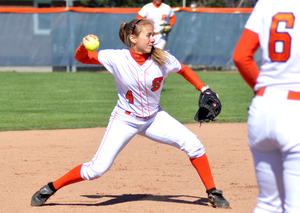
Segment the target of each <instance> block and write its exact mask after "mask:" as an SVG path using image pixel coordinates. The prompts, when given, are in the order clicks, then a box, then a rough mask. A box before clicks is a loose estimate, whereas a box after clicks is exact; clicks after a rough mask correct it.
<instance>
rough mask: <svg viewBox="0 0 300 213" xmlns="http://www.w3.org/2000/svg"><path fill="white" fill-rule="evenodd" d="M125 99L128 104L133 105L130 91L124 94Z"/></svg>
mask: <svg viewBox="0 0 300 213" xmlns="http://www.w3.org/2000/svg"><path fill="white" fill-rule="evenodd" d="M126 98H127V99H128V102H129V103H130V104H133V96H132V92H131V90H128V91H127V93H126Z"/></svg>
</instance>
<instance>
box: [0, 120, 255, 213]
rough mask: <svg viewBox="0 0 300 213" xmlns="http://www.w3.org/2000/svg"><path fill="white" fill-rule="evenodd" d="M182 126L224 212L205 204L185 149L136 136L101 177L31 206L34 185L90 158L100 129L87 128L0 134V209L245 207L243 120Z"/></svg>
mask: <svg viewBox="0 0 300 213" xmlns="http://www.w3.org/2000/svg"><path fill="white" fill-rule="evenodd" d="M186 126H187V127H188V128H189V129H190V130H191V131H193V132H194V133H195V134H197V135H198V136H199V138H200V140H201V141H202V143H203V144H204V146H205V148H206V153H207V156H208V159H209V161H210V165H211V169H212V173H213V176H214V180H215V183H216V186H217V188H219V189H222V190H223V191H224V196H225V197H226V199H227V200H228V201H229V202H230V205H231V208H230V209H216V208H213V207H211V206H210V205H209V204H208V200H207V196H206V193H205V188H204V186H203V184H202V182H201V180H200V178H199V176H198V174H197V172H196V170H195V169H194V168H193V166H192V165H191V163H190V161H189V159H188V157H187V156H186V154H185V153H184V152H182V151H180V150H178V149H176V148H174V147H170V146H167V145H163V144H159V143H155V142H153V141H151V140H148V139H146V138H144V137H141V136H136V137H134V138H133V140H132V141H131V142H130V143H129V144H128V145H127V146H126V147H125V149H124V150H123V151H122V152H121V153H120V154H119V155H118V157H117V158H116V160H115V162H114V164H113V165H112V167H111V168H110V170H109V171H108V172H107V173H105V174H104V175H103V176H102V177H101V178H99V179H97V180H94V181H83V182H80V183H77V184H73V185H69V186H66V187H64V188H62V189H61V190H59V191H58V192H57V193H56V194H55V195H54V196H52V197H51V198H50V199H49V200H48V202H47V203H46V205H45V206H42V207H31V206H30V199H31V196H32V195H33V193H34V192H35V191H36V190H38V189H39V188H40V187H42V186H43V185H45V184H46V183H48V182H50V181H53V180H55V179H57V178H58V177H60V176H61V175H63V174H65V173H66V172H68V171H69V170H70V169H72V168H73V167H75V166H77V165H79V164H81V163H83V162H86V161H89V160H90V159H91V158H92V157H93V155H94V154H95V152H96V150H97V148H98V146H99V143H100V141H101V139H102V136H103V134H104V131H105V128H90V129H74V130H47V131H9V132H0V141H1V143H0V149H1V158H0V165H1V179H0V186H1V191H0V212H3V213H7V212H10V213H14V212H18V213H19V212H26V213H27V212H42V213H50V212H54V213H58V212H72V213H76V212H80V213H82V212H105V213H119V212H121V213H124V212H126V213H142V212H143V213H170V212H172V213H194V212H204V213H210V212H214V213H219V212H224V213H226V212H228V213H229V212H230V213H247V212H249V213H250V212H252V211H253V209H254V207H255V204H256V196H257V194H258V188H257V184H256V180H255V174H254V167H253V163H252V156H251V153H250V150H249V147H248V143H247V125H246V123H229V124H219V123H205V124H202V126H201V127H199V124H187V125H186Z"/></svg>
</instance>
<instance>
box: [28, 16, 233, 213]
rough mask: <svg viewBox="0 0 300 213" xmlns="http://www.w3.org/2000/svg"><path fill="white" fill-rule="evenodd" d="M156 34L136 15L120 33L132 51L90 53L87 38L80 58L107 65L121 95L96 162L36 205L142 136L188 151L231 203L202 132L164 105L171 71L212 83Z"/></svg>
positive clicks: (214, 197)
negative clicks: (218, 181)
mask: <svg viewBox="0 0 300 213" xmlns="http://www.w3.org/2000/svg"><path fill="white" fill-rule="evenodd" d="M153 34H154V32H153V25H152V24H151V22H149V21H146V20H141V19H140V20H138V19H134V20H132V21H131V22H130V23H126V24H125V23H122V24H121V25H120V31H119V37H120V39H121V41H122V42H123V43H124V44H125V45H126V46H128V47H129V48H127V49H118V50H112V49H106V50H100V51H99V52H89V51H87V50H86V48H85V47H84V43H85V41H86V40H88V39H89V36H86V37H84V38H83V42H82V43H81V45H80V46H79V47H78V48H77V50H76V53H75V58H76V60H78V61H79V62H81V63H88V64H100V65H104V66H105V68H106V69H107V70H108V72H110V73H111V74H112V75H113V76H114V78H115V82H116V86H117V91H118V97H119V99H118V101H117V104H116V106H115V108H114V109H113V111H112V113H111V117H110V119H109V123H108V126H107V129H106V132H105V134H104V137H103V139H102V142H101V144H100V146H99V148H98V151H97V152H96V154H95V155H94V157H93V158H92V160H91V161H90V162H86V163H83V164H82V165H79V166H77V167H75V168H74V169H72V170H71V171H70V172H68V173H67V174H65V175H64V176H62V177H61V178H59V179H57V180H56V181H54V182H51V183H49V184H47V185H45V186H43V187H42V188H41V189H40V190H39V191H37V192H36V193H35V194H34V195H33V196H32V199H31V204H32V205H33V206H40V205H43V204H44V203H45V202H46V200H47V199H48V198H49V197H50V196H51V195H53V194H54V193H55V192H56V191H57V190H59V189H60V188H62V187H63V186H66V185H68V184H71V183H75V182H79V181H82V180H93V179H96V178H98V177H100V176H102V175H103V174H104V173H105V172H106V171H107V170H108V169H109V168H110V166H111V165H112V163H113V161H114V160H115V158H116V156H117V155H118V153H120V152H121V150H122V149H123V148H124V147H125V146H126V145H127V144H128V142H129V141H130V140H131V139H132V138H133V137H134V136H135V135H136V134H139V135H143V136H145V137H147V138H150V139H152V140H154V141H157V142H160V143H164V144H169V145H172V146H174V147H177V148H179V149H181V150H183V151H185V152H186V153H187V155H188V157H189V158H190V160H191V163H192V165H193V166H194V167H195V168H196V170H197V171H198V173H199V175H200V178H201V180H202V181H203V183H204V186H205V188H206V190H207V194H208V198H209V201H210V202H211V203H212V205H214V206H217V207H228V206H229V203H228V202H227V200H226V199H225V198H224V197H223V195H222V191H221V190H217V189H216V188H215V184H214V180H213V177H212V174H211V170H210V166H209V163H208V160H207V157H206V154H205V150H204V147H203V145H202V144H201V142H200V141H199V139H198V138H197V136H196V135H195V134H194V133H192V132H191V131H189V130H188V129H187V128H186V127H185V126H184V125H182V124H181V123H179V122H178V121H177V120H175V119H174V118H173V117H171V116H170V115H169V114H168V113H167V112H165V111H164V110H162V109H161V108H160V106H159V100H160V93H161V90H162V86H163V85H162V84H163V80H164V78H166V77H167V76H168V74H169V73H170V72H176V73H179V74H181V75H182V76H183V77H185V78H186V79H187V80H188V81H189V82H190V83H192V84H193V85H194V86H195V87H196V89H197V90H199V91H204V90H205V89H206V88H207V87H206V86H205V85H204V84H203V83H202V82H201V80H200V79H199V78H198V77H197V75H196V74H195V73H194V72H193V71H192V70H191V69H189V68H188V67H187V66H185V65H183V64H181V63H180V62H179V61H178V60H177V59H176V58H175V57H174V56H172V55H170V54H168V53H167V52H164V51H163V50H161V49H158V48H154V47H153V43H154V38H153ZM92 36H94V35H92ZM94 37H95V38H97V37H96V36H94Z"/></svg>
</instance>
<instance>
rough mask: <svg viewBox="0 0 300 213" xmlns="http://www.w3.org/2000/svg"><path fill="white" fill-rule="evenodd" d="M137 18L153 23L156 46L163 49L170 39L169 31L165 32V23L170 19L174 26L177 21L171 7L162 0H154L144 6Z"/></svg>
mask: <svg viewBox="0 0 300 213" xmlns="http://www.w3.org/2000/svg"><path fill="white" fill-rule="evenodd" d="M136 18H137V19H144V20H149V21H151V22H152V23H153V25H154V39H155V43H154V46H155V47H157V48H160V49H162V50H163V49H164V48H165V46H166V44H167V40H168V33H163V29H164V25H165V24H168V19H170V23H169V24H170V25H171V26H172V27H173V26H174V24H175V22H176V16H175V13H174V12H173V10H172V9H171V7H170V6H169V5H167V4H165V3H162V0H153V1H152V2H151V3H148V4H146V5H144V6H143V7H142V9H141V10H140V11H139V12H138V15H137V17H136Z"/></svg>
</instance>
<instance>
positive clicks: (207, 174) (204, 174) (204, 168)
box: [190, 154, 215, 190]
mask: <svg viewBox="0 0 300 213" xmlns="http://www.w3.org/2000/svg"><path fill="white" fill-rule="evenodd" d="M190 160H191V162H192V164H193V166H194V167H195V168H196V170H197V172H198V174H199V175H200V178H201V180H202V182H203V184H204V186H205V188H206V190H209V189H211V188H214V187H215V183H214V179H213V176H212V174H211V170H210V166H209V163H208V159H207V156H206V154H204V155H202V156H201V157H199V158H193V159H192V158H191V159H190Z"/></svg>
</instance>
